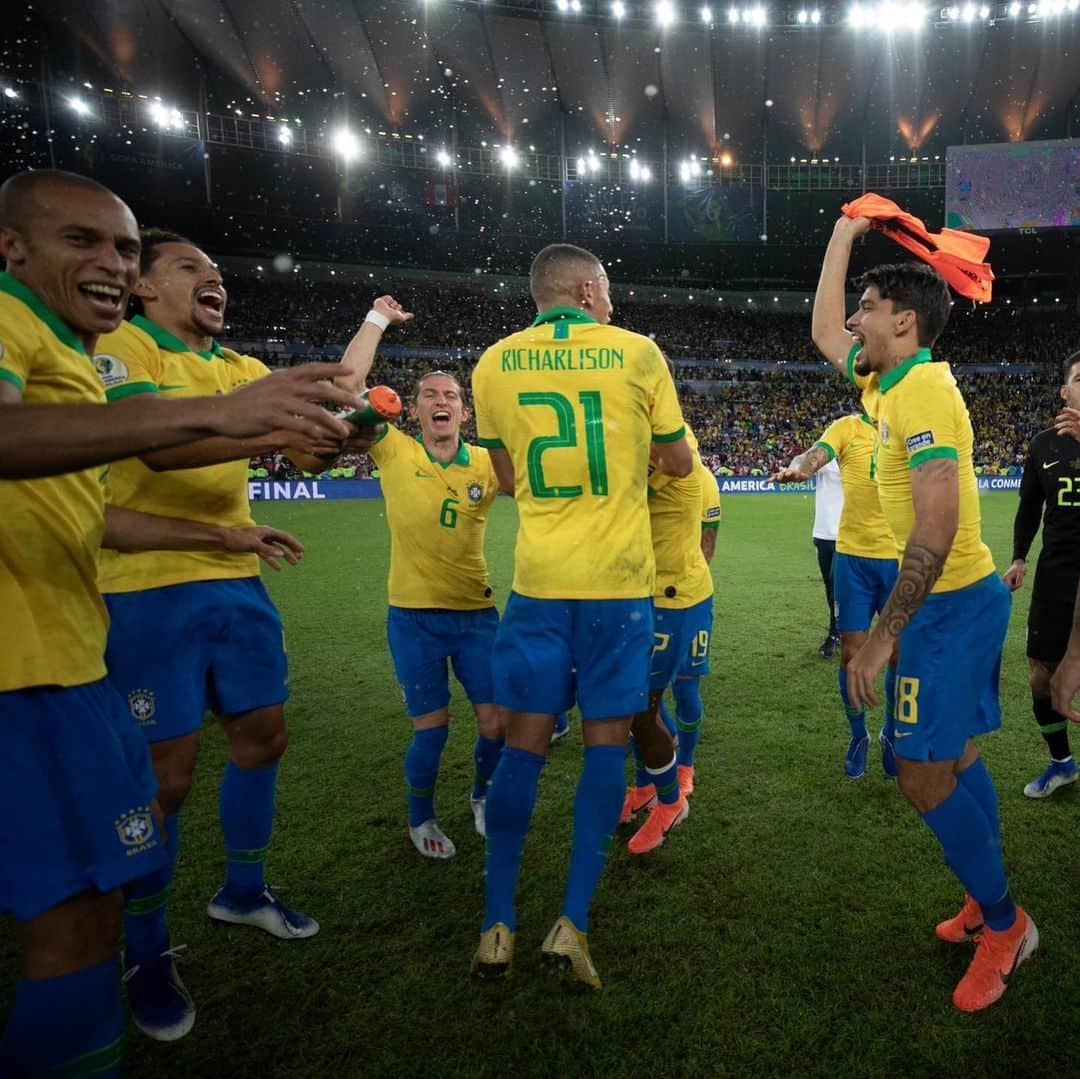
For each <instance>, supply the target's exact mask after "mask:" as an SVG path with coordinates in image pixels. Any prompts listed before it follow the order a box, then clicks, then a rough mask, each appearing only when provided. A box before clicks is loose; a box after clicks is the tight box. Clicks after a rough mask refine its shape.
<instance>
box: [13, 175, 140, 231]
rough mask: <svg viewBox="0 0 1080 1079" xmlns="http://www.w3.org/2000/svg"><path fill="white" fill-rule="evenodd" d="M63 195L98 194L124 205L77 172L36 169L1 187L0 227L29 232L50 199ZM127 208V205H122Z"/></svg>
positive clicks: (103, 187) (16, 177)
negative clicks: (61, 193)
mask: <svg viewBox="0 0 1080 1079" xmlns="http://www.w3.org/2000/svg"><path fill="white" fill-rule="evenodd" d="M59 192H73V193H75V194H76V195H78V194H85V193H87V192H93V193H94V194H95V195H97V196H98V197H99V198H100V197H105V198H109V199H114V200H115V201H116V202H121V200H120V199H119V198H117V196H116V195H114V194H113V193H112V192H111V191H110V190H109V189H108V188H107V187H106V186H105V185H104V184H99V183H98V182H97V180H92V179H91V178H90V177H89V176H80V175H79V174H78V173H77V172H64V171H63V170H62V169H36V170H35V171H33V172H17V173H16V174H15V175H14V176H10V177H8V179H6V180H5V181H4V182H3V184H0V228H5V229H15V230H16V231H18V232H26V231H27V229H28V228H29V227H30V226H31V224H32V223H33V221H34V219H35V218H36V217H38V216H40V214H41V213H42V212H43V211H44V210H45V209H46V208H47V204H48V202H49V201H50V200H49V196H50V195H52V194H55V193H59ZM121 205H123V203H121Z"/></svg>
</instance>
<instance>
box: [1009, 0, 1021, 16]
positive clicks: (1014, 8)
mask: <svg viewBox="0 0 1080 1079" xmlns="http://www.w3.org/2000/svg"><path fill="white" fill-rule="evenodd" d="M1007 10H1008V12H1009V17H1010V18H1012V19H1015V18H1016V16H1017V15H1019V14H1020V4H1019V2H1018V0H1012V3H1011V4H1010V5H1009V6H1008V9H1007Z"/></svg>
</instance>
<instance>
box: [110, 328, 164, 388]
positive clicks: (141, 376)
mask: <svg viewBox="0 0 1080 1079" xmlns="http://www.w3.org/2000/svg"><path fill="white" fill-rule="evenodd" d="M97 347H98V350H97V352H96V354H95V355H94V367H95V368H96V370H97V373H98V377H99V378H100V379H101V384H102V385H103V386H104V387H105V397H106V398H107V399H108V400H109V401H120V400H123V398H125V397H134V396H136V395H137V394H141V393H157V392H158V387H159V386H160V385H161V383H162V380H163V372H164V364H163V363H162V359H161V352H160V350H159V349H158V347H157V345H156V344H155V343H154V341H152V340H151V339H150V338H149V337H147V336H146V334H144V333H143V332H142V331H141V330H139V329H138V328H137V327H135V326H132V325H130V324H129V323H121V325H120V328H119V329H117V330H115V331H114V332H113V333H110V334H106V335H105V336H104V337H101V338H99V339H98V346H97Z"/></svg>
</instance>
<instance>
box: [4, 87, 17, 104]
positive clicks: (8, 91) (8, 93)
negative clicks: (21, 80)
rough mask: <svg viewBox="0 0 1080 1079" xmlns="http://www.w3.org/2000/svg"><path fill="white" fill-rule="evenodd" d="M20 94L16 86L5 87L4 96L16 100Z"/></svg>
mask: <svg viewBox="0 0 1080 1079" xmlns="http://www.w3.org/2000/svg"><path fill="white" fill-rule="evenodd" d="M18 96H19V91H18V90H15V89H14V88H12V87H10V86H5V87H4V97H6V98H7V99H8V100H9V101H14V100H15V99H16V98H17V97H18Z"/></svg>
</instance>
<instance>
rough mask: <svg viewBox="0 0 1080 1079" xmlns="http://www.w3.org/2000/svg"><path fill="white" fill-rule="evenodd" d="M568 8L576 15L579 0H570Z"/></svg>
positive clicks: (579, 4) (578, 9) (579, 6)
mask: <svg viewBox="0 0 1080 1079" xmlns="http://www.w3.org/2000/svg"><path fill="white" fill-rule="evenodd" d="M570 10H571V11H572V12H574V14H575V15H576V14H577V13H578V12H580V11H581V0H570Z"/></svg>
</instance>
